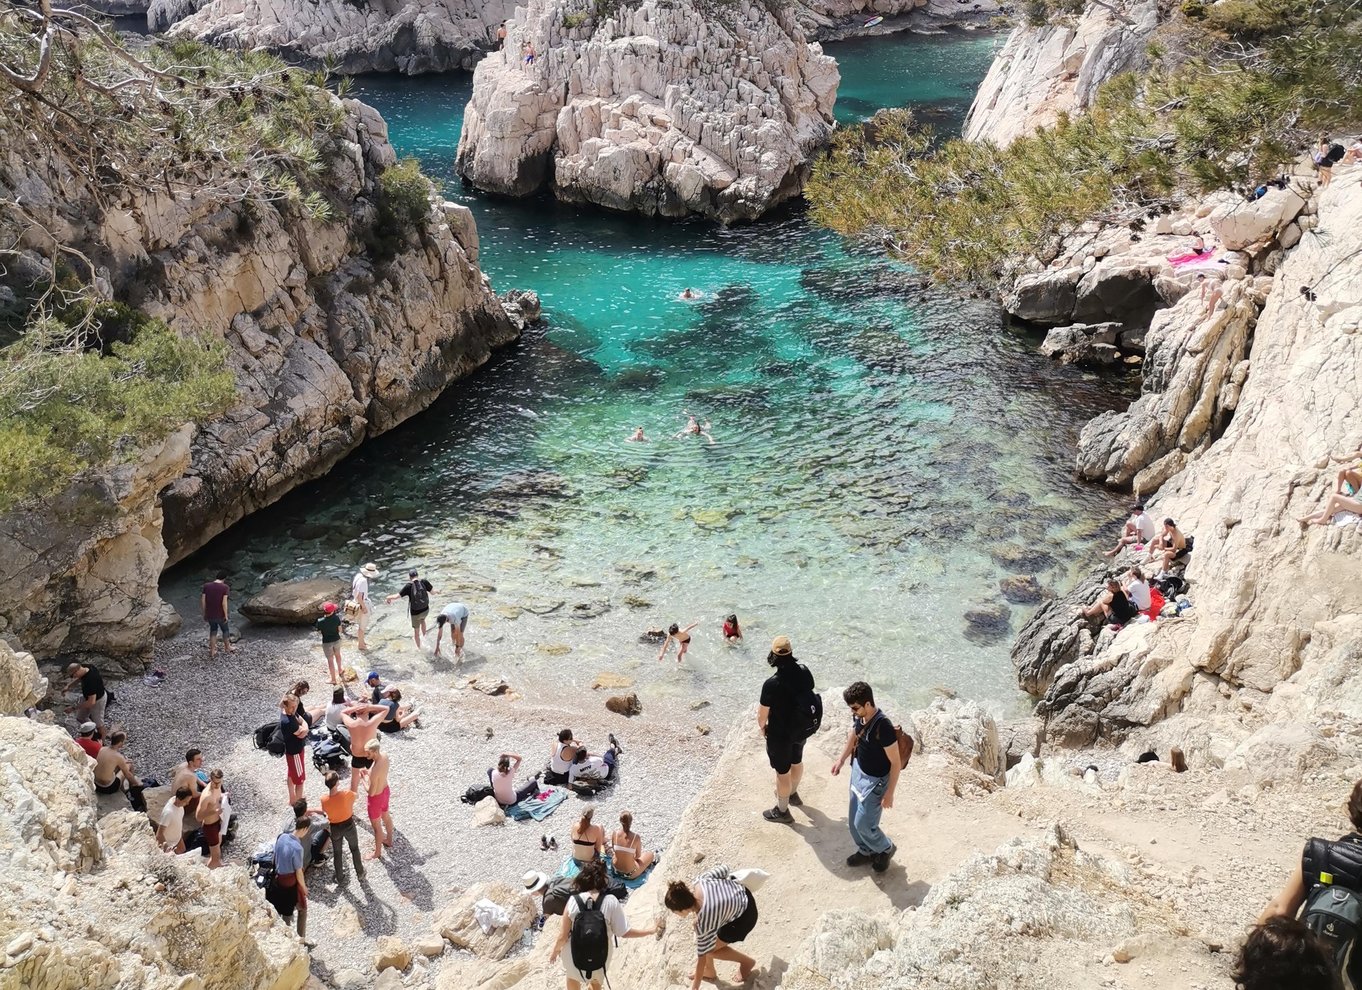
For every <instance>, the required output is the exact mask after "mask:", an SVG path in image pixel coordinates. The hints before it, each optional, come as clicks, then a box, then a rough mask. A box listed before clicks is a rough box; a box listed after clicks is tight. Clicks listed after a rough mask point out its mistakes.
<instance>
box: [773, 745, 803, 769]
mask: <svg viewBox="0 0 1362 990" xmlns="http://www.w3.org/2000/svg"><path fill="white" fill-rule="evenodd" d="M766 759H767V760H769V761H770V763H771V769H772V770H774V771H775V772H776V773H789V772H790V767H792V766H794V765H795V764H796V763H803V762H804V740H802V739H801V740H799V741H797V742H796V741H795V740H793V739H791V738H789V737H788V736H774V737H772V736H767V737H766Z"/></svg>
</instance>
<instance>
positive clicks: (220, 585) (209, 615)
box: [199, 571, 236, 660]
mask: <svg viewBox="0 0 1362 990" xmlns="http://www.w3.org/2000/svg"><path fill="white" fill-rule="evenodd" d="M230 592H231V589H229V588H228V587H227V572H226V571H218V572H217V574H216V576H214V578H213V580H211V581H209V582H208V583H207V584H205V585H204V586H203V592H202V593H201V594H200V595H199V605H200V607H202V609H203V621H204V622H207V623H208V659H209V660H211V659H213V658H214V657H215V656H217V655H218V633H221V634H222V647H223V649H225V650H226V651H227V652H228V653H235V652H236V647H235V646H233V645H232V640H231V629H230V628H228V625H227V607H228V604H227V599H228V595H229V594H230Z"/></svg>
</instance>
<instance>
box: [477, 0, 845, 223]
mask: <svg viewBox="0 0 1362 990" xmlns="http://www.w3.org/2000/svg"><path fill="white" fill-rule="evenodd" d="M707 10H708V8H702V7H700V6H697V5H696V4H695V3H694V2H693V0H685V2H682V3H678V4H673V3H669V2H663V0H643V2H642V3H640V4H638V5H637V6H627V5H626V6H621V7H619V8H618V9H616V10H615V11H614V12H613V13H611V14H609V15H608V16H605V15H602V14H597V13H592V12H590V11H587V12H582V11H579V10H578V9H577V8H575V7H573V6H572V4H571V3H570V2H569V0H531V2H530V4H529V6H528V7H527V8H525V12H524V15H523V17H522V18H520V19H519V20H518V21H517V22H516V24H515V25H514V29H513V30H512V31H511V33H510V36H509V38H508V40H507V45H506V50H505V51H503V52H500V53H498V54H495V55H492V56H491V57H489V58H487V59H486V60H485V61H483V62H482V63H481V64H479V65H478V68H477V70H476V72H475V73H474V76H473V98H472V100H471V101H470V102H469V104H468V109H467V111H466V114H465V117H464V127H463V133H462V135H461V136H460V139H459V152H458V159H457V163H456V167H457V168H458V171H459V173H460V174H461V175H463V176H464V177H465V178H467V179H468V180H469V181H470V182H472V183H473V184H474V185H475V186H477V187H479V188H481V189H485V190H488V191H491V192H497V193H503V194H505V195H510V196H526V195H529V194H531V193H533V192H535V191H536V190H539V189H541V188H543V187H545V186H548V187H549V188H550V189H552V190H553V193H554V195H556V196H558V197H559V198H560V199H564V200H567V201H570V202H583V203H594V204H596V205H598V206H605V207H608V208H611V209H616V210H629V211H636V212H639V213H644V214H649V215H661V216H672V217H678V216H684V215H687V214H693V213H694V214H700V215H703V216H707V217H712V218H714V219H716V220H720V221H722V222H724V223H729V222H733V221H740V220H751V219H754V218H756V217H758V216H760V215H761V214H762V213H764V212H765V211H767V210H768V209H770V208H771V207H773V206H776V205H777V204H779V203H781V202H784V201H786V200H788V199H791V198H793V197H795V196H797V195H799V193H800V191H801V190H802V189H803V185H804V181H805V179H806V178H807V176H808V172H809V168H810V159H811V157H812V155H813V154H814V152H815V151H816V149H817V148H818V147H820V146H821V145H822V144H823V143H824V142H825V141H826V140H827V139H828V137H829V135H830V134H831V132H832V106H833V101H834V99H835V98H836V94H837V84H838V81H839V80H838V73H837V65H836V63H835V62H834V61H833V60H832V59H830V58H828V57H826V56H824V55H823V54H822V51H821V49H820V48H819V46H818V45H816V44H814V45H810V44H809V43H808V42H807V41H806V40H805V36H804V32H803V30H802V29H801V28H800V26H799V24H798V23H797V22H796V21H795V19H794V18H793V16H792V15H791V14H790V13H789V12H788V11H787V10H786V9H785V8H781V7H768V6H763V5H761V4H758V3H751V2H746V0H744V2H742V3H738V4H735V5H733V6H726V7H722V8H717V13H715V14H713V16H711V15H710V14H707V13H706V11H707ZM523 45H532V46H533V49H534V51H535V52H537V53H538V55H537V57H536V58H535V59H534V61H533V62H532V63H529V64H527V63H526V62H525V60H524V59H523V58H522V57H521V55H520V52H521V47H522V46H523Z"/></svg>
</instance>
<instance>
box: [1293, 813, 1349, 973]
mask: <svg viewBox="0 0 1362 990" xmlns="http://www.w3.org/2000/svg"><path fill="white" fill-rule="evenodd" d="M1301 874H1302V876H1303V877H1304V879H1305V885H1306V891H1307V893H1306V896H1305V906H1304V907H1303V908H1302V909H1301V921H1303V922H1304V923H1305V926H1306V927H1307V928H1309V929H1310V930H1311V931H1312V932H1314V933H1315V934H1316V935H1317V936H1319V938H1320V939H1321V940H1323V942H1324V944H1325V945H1326V946H1327V947H1328V949H1329V953H1330V955H1331V956H1332V957H1333V960H1334V969H1335V971H1336V972H1337V973H1338V975H1339V977H1340V979H1341V980H1342V981H1343V986H1344V988H1345V990H1353V988H1354V987H1358V986H1362V983H1360V982H1359V977H1362V972H1359V970H1362V954H1359V957H1358V959H1357V960H1354V959H1353V952H1354V950H1355V948H1356V945H1357V939H1358V935H1359V934H1362V893H1359V891H1360V890H1362V835H1357V834H1355V833H1354V834H1352V835H1347V836H1344V837H1343V838H1342V839H1340V840H1338V841H1337V842H1330V841H1329V840H1327V839H1311V840H1310V841H1309V842H1307V843H1306V844H1305V853H1304V855H1303V856H1302V857H1301Z"/></svg>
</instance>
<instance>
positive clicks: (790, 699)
mask: <svg viewBox="0 0 1362 990" xmlns="http://www.w3.org/2000/svg"><path fill="white" fill-rule="evenodd" d="M766 662H767V663H768V664H770V665H771V666H772V667H774V668H775V669H776V672H775V673H774V674H772V675H771V676H770V677H768V678H766V682H765V683H764V684H762V686H761V700H760V703H759V705H758V706H757V726H758V727H759V728H760V729H761V733H762V735H763V736H765V737H766V759H767V760H768V761H769V762H770V764H771V769H772V770H774V771H775V772H776V806H775V807H774V808H770V809H768V810H766V811H763V812H762V813H761V817H763V818H765V819H766V820H767V821H768V822H782V823H784V824H786V825H791V824H793V823H794V816H793V815H791V814H790V805H792V804H793V805H795V806H796V807H798V806H799V805H802V804H803V803H804V802H803V801H802V800H800V797H799V781H800V780H801V779H802V778H803V776H804V740H805V739H806V738H808V736H807V733H804V732H803V731H802V729H801V726H800V725H799V699H800V697H801V696H803V695H805V694H808V693H809V692H811V691H813V688H814V683H813V674H811V673H809V668H808V667H805V666H804V665H803V664H802V663H800V662H799V661H798V660H796V659H795V658H794V650H793V648H792V647H791V646H790V637H788V636H777V637H776V638H775V639H774V640H773V641H772V643H771V652H770V653H768V654H767V655H766Z"/></svg>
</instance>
